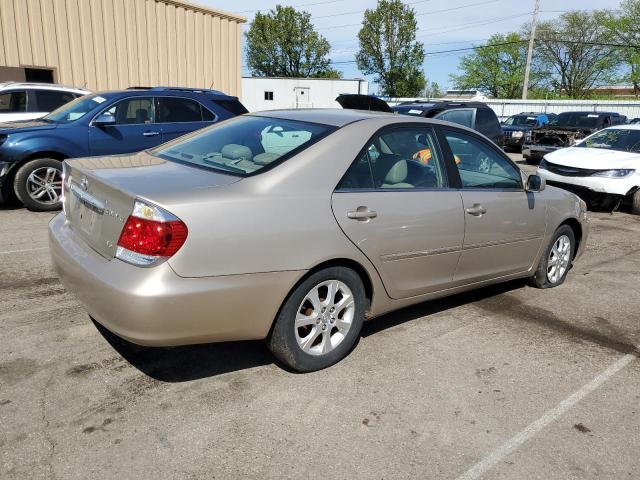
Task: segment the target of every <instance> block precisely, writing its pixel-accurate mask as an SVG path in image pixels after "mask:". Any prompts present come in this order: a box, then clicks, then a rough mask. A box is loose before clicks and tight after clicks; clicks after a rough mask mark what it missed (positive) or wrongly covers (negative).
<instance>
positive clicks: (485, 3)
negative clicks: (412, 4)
mask: <svg viewBox="0 0 640 480" xmlns="http://www.w3.org/2000/svg"><path fill="white" fill-rule="evenodd" d="M499 1H500V0H488V1H484V2H477V3H469V4H467V5H460V6H457V7H452V8H445V9H442V10H432V11H430V12H420V13H416V14H415V16H416V17H418V16H421V15H434V14H436V13H444V12H451V11H454V10H460V9H463V8H469V7H477V6H480V5H487V4H489V3H496V2H499ZM360 25H362V23H349V24H346V25H331V26H328V27H323V28H324V29H325V30H332V29H334V28H344V27H359V26H360Z"/></svg>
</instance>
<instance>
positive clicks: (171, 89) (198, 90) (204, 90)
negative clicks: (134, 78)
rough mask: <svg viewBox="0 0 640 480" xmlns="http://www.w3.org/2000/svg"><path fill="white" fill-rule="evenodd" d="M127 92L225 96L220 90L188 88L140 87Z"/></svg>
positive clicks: (130, 88)
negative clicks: (141, 91) (140, 91)
mask: <svg viewBox="0 0 640 480" xmlns="http://www.w3.org/2000/svg"><path fill="white" fill-rule="evenodd" d="M127 90H153V91H157V92H167V91H170V92H194V93H213V94H215V95H226V94H225V93H223V92H221V91H220V90H213V89H211V88H189V87H160V86H156V87H142V86H134V87H129V88H127Z"/></svg>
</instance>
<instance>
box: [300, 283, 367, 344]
mask: <svg viewBox="0 0 640 480" xmlns="http://www.w3.org/2000/svg"><path fill="white" fill-rule="evenodd" d="M355 308H356V307H355V302H354V298H353V293H352V292H351V290H350V289H349V287H347V285H345V284H344V283H343V282H340V281H339V280H327V281H324V282H322V283H319V284H318V285H316V286H315V287H313V288H312V289H311V290H310V291H309V292H308V293H307V294H306V295H305V297H304V299H303V300H302V303H301V304H300V307H299V308H298V310H297V313H296V319H295V323H294V328H295V336H296V341H297V342H298V346H299V347H300V348H301V349H302V351H303V352H305V353H308V354H309V355H325V354H327V353H329V352H331V351H332V350H334V349H335V348H336V347H337V346H338V345H340V343H342V341H343V340H344V338H345V337H346V336H347V333H348V332H349V329H350V328H351V325H352V324H353V318H354V315H355Z"/></svg>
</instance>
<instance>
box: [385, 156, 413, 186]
mask: <svg viewBox="0 0 640 480" xmlns="http://www.w3.org/2000/svg"><path fill="white" fill-rule="evenodd" d="M408 173H409V167H408V166H407V161H406V160H398V161H397V162H396V163H395V164H394V165H393V167H391V170H389V172H388V173H387V176H386V177H384V183H391V184H394V183H402V182H404V181H405V180H406V179H407V174H408Z"/></svg>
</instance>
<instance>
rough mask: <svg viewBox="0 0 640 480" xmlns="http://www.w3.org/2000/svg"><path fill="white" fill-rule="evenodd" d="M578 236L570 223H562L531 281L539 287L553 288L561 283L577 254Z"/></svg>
mask: <svg viewBox="0 0 640 480" xmlns="http://www.w3.org/2000/svg"><path fill="white" fill-rule="evenodd" d="M575 248H576V237H575V235H574V233H573V230H572V229H571V227H569V226H568V225H562V226H561V227H560V228H558V230H556V232H555V234H554V235H553V237H552V240H551V242H550V243H549V245H548V246H547V248H546V250H545V253H544V254H543V255H542V258H541V259H540V263H539V264H538V268H537V270H536V273H535V274H534V276H533V277H532V278H531V283H532V285H533V286H534V287H537V288H552V287H557V286H558V285H561V284H562V283H563V282H564V280H565V278H567V273H569V269H570V268H571V262H572V261H573V256H574V254H575Z"/></svg>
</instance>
